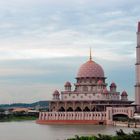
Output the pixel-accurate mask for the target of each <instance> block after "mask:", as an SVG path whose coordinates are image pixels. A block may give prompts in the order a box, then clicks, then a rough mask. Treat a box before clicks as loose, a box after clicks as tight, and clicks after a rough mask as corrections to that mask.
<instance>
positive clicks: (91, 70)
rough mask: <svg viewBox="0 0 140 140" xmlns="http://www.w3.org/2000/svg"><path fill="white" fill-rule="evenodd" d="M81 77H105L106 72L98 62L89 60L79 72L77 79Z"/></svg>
mask: <svg viewBox="0 0 140 140" xmlns="http://www.w3.org/2000/svg"><path fill="white" fill-rule="evenodd" d="M81 77H104V70H103V69H102V67H101V66H100V65H99V64H97V63H96V62H94V61H92V60H89V61H87V62H86V63H84V64H83V65H82V66H81V67H80V69H79V71H78V74H77V78H81Z"/></svg>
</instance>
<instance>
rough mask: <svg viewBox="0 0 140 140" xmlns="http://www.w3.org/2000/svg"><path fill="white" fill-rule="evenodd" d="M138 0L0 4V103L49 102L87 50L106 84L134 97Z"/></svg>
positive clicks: (20, 0) (44, 0) (8, 0)
mask: <svg viewBox="0 0 140 140" xmlns="http://www.w3.org/2000/svg"><path fill="white" fill-rule="evenodd" d="M139 9H140V1H139V0H129V1H128V0H5V1H0V104H1V103H15V102H34V101H38V100H48V99H51V94H52V92H53V91H54V90H55V89H58V90H59V91H60V90H63V85H64V83H65V82H66V81H70V82H72V83H75V79H74V78H75V77H76V74H77V71H78V68H79V67H80V65H81V64H82V63H84V62H86V61H87V60H88V57H89V48H90V47H91V48H92V53H93V59H94V60H95V61H96V62H97V63H99V64H100V65H101V66H102V67H103V69H104V71H105V75H106V77H107V82H108V84H110V83H111V82H112V81H114V82H116V84H117V86H118V90H119V91H120V92H122V91H123V90H126V91H127V92H128V94H129V96H130V99H133V98H134V84H135V73H134V70H135V66H134V64H135V47H136V30H137V22H138V21H139V20H140V10H139Z"/></svg>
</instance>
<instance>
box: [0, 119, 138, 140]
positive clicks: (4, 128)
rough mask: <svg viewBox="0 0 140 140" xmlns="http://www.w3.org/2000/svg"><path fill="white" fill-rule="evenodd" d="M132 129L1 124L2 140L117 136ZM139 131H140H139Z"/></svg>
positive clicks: (56, 139) (29, 122) (29, 123)
mask: <svg viewBox="0 0 140 140" xmlns="http://www.w3.org/2000/svg"><path fill="white" fill-rule="evenodd" d="M120 128H121V129H123V130H124V131H125V132H131V131H132V130H133V129H132V128H126V127H113V126H97V125H39V124H36V123H35V122H34V121H25V122H4V123H0V140H64V139H66V138H71V137H74V136H75V135H93V134H98V133H103V134H115V131H116V130H119V129H120ZM137 130H140V128H139V129H137Z"/></svg>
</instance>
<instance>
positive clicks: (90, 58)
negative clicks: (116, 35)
mask: <svg viewBox="0 0 140 140" xmlns="http://www.w3.org/2000/svg"><path fill="white" fill-rule="evenodd" d="M89 60H90V61H92V53H91V48H90V57H89Z"/></svg>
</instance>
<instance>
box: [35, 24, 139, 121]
mask: <svg viewBox="0 0 140 140" xmlns="http://www.w3.org/2000/svg"><path fill="white" fill-rule="evenodd" d="M136 52H137V53H136V54H137V55H136V56H137V60H136V85H135V104H134V101H130V100H128V94H127V92H126V91H122V92H119V91H118V90H117V85H116V83H114V82H113V83H111V84H110V85H109V87H108V84H107V83H106V77H105V74H104V70H103V68H102V66H101V65H99V64H98V63H97V62H95V61H94V60H93V59H92V54H91V50H90V57H89V60H88V61H87V62H85V63H84V64H82V65H81V66H80V68H79V70H78V73H77V76H76V83H75V84H74V90H72V84H71V83H70V82H68V81H67V82H66V83H65V84H64V91H61V92H59V91H58V90H55V91H54V93H53V98H52V100H51V101H49V111H47V112H40V114H39V119H38V120H37V123H40V124H112V123H113V119H114V117H115V116H119V115H121V116H127V117H129V118H133V117H134V113H135V112H136V111H137V110H138V111H139V110H140V22H139V23H138V32H137V47H136Z"/></svg>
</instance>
